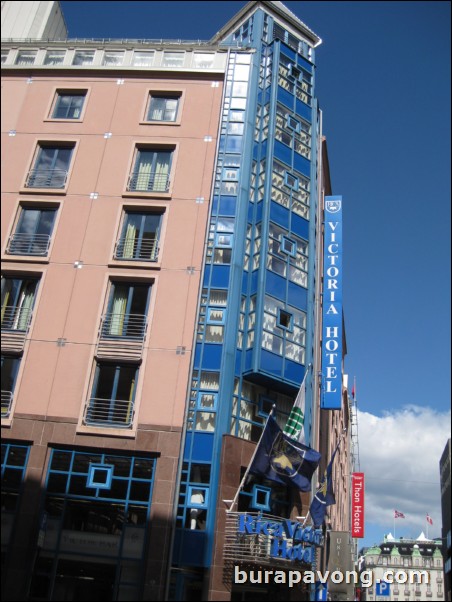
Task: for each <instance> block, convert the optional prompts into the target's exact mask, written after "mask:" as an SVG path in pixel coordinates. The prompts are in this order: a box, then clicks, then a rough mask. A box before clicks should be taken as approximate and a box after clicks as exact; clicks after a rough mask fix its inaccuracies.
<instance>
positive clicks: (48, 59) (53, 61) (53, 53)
mask: <svg viewBox="0 0 452 602" xmlns="http://www.w3.org/2000/svg"><path fill="white" fill-rule="evenodd" d="M65 56H66V51H65V50H47V52H46V56H45V59H44V65H61V64H62V63H63V62H64V57H65Z"/></svg>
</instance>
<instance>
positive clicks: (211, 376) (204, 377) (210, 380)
mask: <svg viewBox="0 0 452 602" xmlns="http://www.w3.org/2000/svg"><path fill="white" fill-rule="evenodd" d="M219 386H220V375H219V374H218V373H217V372H201V383H200V388H201V389H207V390H210V391H218V389H219Z"/></svg>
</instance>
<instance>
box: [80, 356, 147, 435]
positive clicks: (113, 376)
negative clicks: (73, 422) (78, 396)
mask: <svg viewBox="0 0 452 602" xmlns="http://www.w3.org/2000/svg"><path fill="white" fill-rule="evenodd" d="M137 375H138V367H137V366H136V365H134V364H106V363H105V364H98V365H97V367H96V373H95V377H94V384H93V389H92V395H91V398H90V400H89V401H88V405H87V408H86V413H85V422H86V424H88V425H100V426H108V427H120V428H128V427H130V426H131V425H132V422H133V417H134V400H135V389H136V379H137Z"/></svg>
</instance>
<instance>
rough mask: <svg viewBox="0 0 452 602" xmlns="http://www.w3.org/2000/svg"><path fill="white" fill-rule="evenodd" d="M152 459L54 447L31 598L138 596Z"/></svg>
mask: <svg viewBox="0 0 452 602" xmlns="http://www.w3.org/2000/svg"><path fill="white" fill-rule="evenodd" d="M155 462H156V460H155V458H150V457H147V458H146V457H137V456H129V455H113V454H108V453H96V452H92V453H89V452H85V451H83V452H82V451H73V450H63V449H53V450H52V451H51V458H50V464H49V470H48V474H47V483H46V486H47V489H46V497H45V504H44V509H43V513H42V517H41V526H40V532H39V541H38V556H37V559H36V563H35V567H34V571H33V579H32V585H31V595H30V599H31V600H94V601H95V600H139V599H140V597H141V590H142V581H143V578H144V568H143V567H144V563H143V559H144V557H145V553H146V549H145V542H146V535H147V532H148V528H149V511H150V506H151V499H152V488H153V482H154V473H155Z"/></svg>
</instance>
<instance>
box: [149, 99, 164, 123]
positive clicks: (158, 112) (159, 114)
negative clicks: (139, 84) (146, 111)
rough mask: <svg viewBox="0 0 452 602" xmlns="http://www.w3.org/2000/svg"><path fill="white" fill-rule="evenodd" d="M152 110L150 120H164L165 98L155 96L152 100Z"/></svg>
mask: <svg viewBox="0 0 452 602" xmlns="http://www.w3.org/2000/svg"><path fill="white" fill-rule="evenodd" d="M151 103H152V110H151V115H150V116H149V119H150V121H162V120H163V108H164V100H161V99H156V98H153V99H152V100H151Z"/></svg>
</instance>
